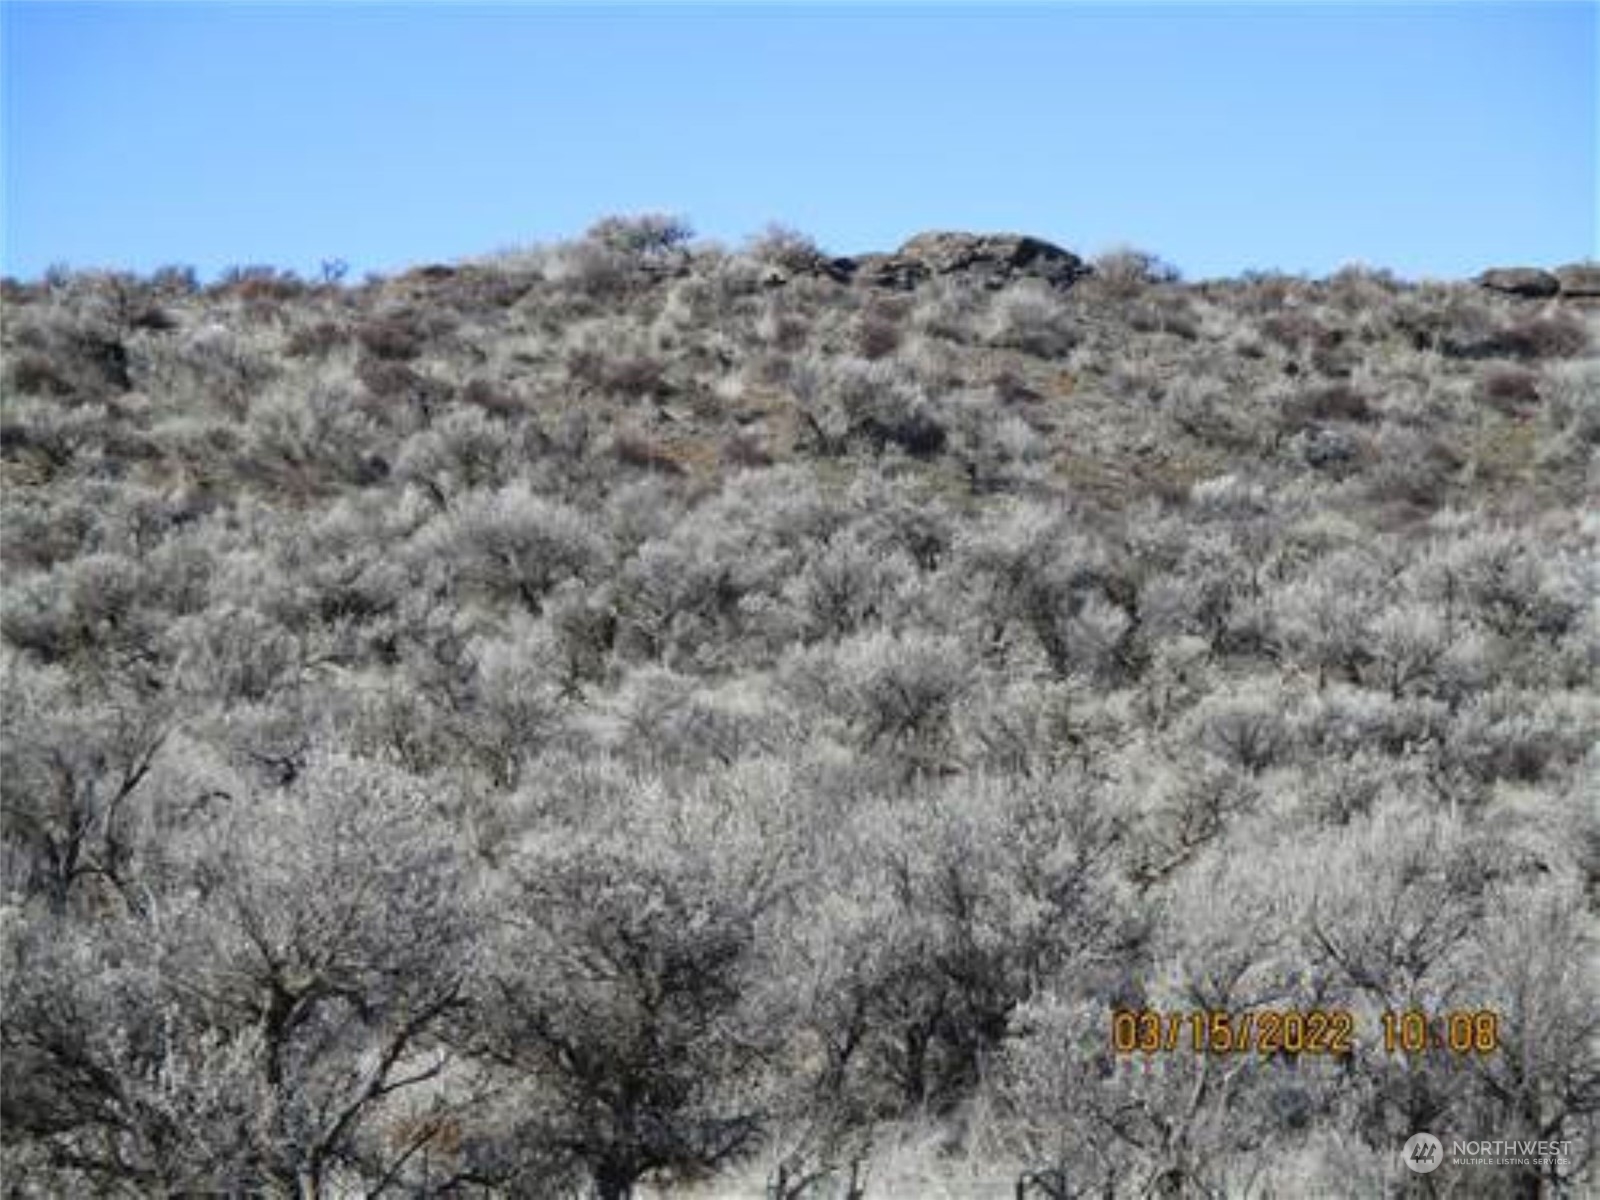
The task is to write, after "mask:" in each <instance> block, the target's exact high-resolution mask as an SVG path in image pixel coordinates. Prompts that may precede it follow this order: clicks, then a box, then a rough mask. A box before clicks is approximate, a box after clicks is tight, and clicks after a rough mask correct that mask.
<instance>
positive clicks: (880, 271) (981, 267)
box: [825, 232, 1090, 292]
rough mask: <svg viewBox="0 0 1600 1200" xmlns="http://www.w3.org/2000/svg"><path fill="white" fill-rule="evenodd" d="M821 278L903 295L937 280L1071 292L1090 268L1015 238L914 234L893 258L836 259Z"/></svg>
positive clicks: (1043, 246) (1058, 251)
mask: <svg viewBox="0 0 1600 1200" xmlns="http://www.w3.org/2000/svg"><path fill="white" fill-rule="evenodd" d="M825 273H826V274H827V276H828V277H829V278H831V279H835V280H838V281H839V282H844V281H847V280H848V281H849V282H852V283H857V284H861V285H863V286H865V287H875V288H886V289H890V290H893V291H902V292H908V291H911V290H913V289H915V288H916V287H917V286H918V285H919V284H922V283H925V282H927V281H928V280H929V279H932V278H935V277H936V276H941V275H960V276H963V277H965V278H968V279H973V280H976V281H977V282H979V283H982V284H984V285H986V286H988V287H994V288H998V287H1004V286H1005V285H1006V284H1008V283H1011V282H1013V281H1015V280H1018V279H1041V280H1043V281H1044V282H1045V283H1048V284H1050V285H1051V286H1052V287H1059V288H1067V287H1071V286H1072V285H1073V284H1074V283H1076V282H1077V281H1078V280H1079V279H1081V278H1083V276H1085V275H1088V274H1089V273H1090V268H1089V267H1088V265H1087V264H1085V263H1084V261H1083V260H1082V259H1080V258H1079V257H1078V256H1077V255H1075V254H1071V253H1069V252H1068V251H1066V250H1063V249H1062V248H1061V247H1060V246H1053V245H1051V244H1050V243H1049V242H1046V241H1041V240H1040V239H1039V238H1032V237H1025V236H1023V235H1021V234H1015V233H945V232H934V233H919V234H918V235H917V236H916V237H914V238H912V239H911V240H910V241H908V242H906V243H905V245H903V246H901V247H900V249H898V250H896V251H895V252H894V253H893V254H861V255H858V256H856V257H855V258H835V259H831V260H829V261H828V263H827V264H826V269H825Z"/></svg>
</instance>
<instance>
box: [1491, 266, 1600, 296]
mask: <svg viewBox="0 0 1600 1200" xmlns="http://www.w3.org/2000/svg"><path fill="white" fill-rule="evenodd" d="M1477 283H1478V286H1479V287H1484V288H1488V289H1489V290H1490V291H1491V292H1502V293H1504V294H1506V295H1508V296H1518V297H1521V298H1522V299H1525V300H1548V299H1550V298H1551V297H1554V296H1559V297H1561V298H1562V299H1563V300H1585V301H1595V300H1600V263H1568V264H1567V265H1566V266H1563V267H1557V268H1556V269H1555V270H1553V271H1545V270H1541V269H1540V268H1538V267H1494V268H1492V269H1491V270H1488V271H1485V272H1484V273H1483V274H1481V275H1479V276H1478V278H1477Z"/></svg>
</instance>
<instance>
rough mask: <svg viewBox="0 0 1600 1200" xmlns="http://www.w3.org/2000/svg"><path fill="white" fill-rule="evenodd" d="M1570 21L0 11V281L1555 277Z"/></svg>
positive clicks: (943, 12) (833, 11) (1409, 12)
mask: <svg viewBox="0 0 1600 1200" xmlns="http://www.w3.org/2000/svg"><path fill="white" fill-rule="evenodd" d="M1597 8H1600V5H1597V4H1595V3H1586V2H1583V0H1567V2H1556V3H1536V2H1533V0H1508V2H1505V3H1493V2H1479V3H1424V4H1417V3H1413V4H1409V5H1390V4H1377V3H1362V2H1359V0H1351V2H1347V3H1342V4H1332V3H1327V4H1295V5H1290V4H1282V5H1278V4H1266V3H1256V4H1231V5H1210V4H1201V3H1188V4H1185V3H1167V4H1160V5H1143V4H1137V5H1136V4H1118V5H1109V4H1098V5H1089V4H1067V3H1060V4H1033V5H1028V6H1017V7H1008V8H1004V9H998V8H996V7H995V6H988V7H985V8H982V9H979V8H976V7H957V6H952V5H923V6H914V5H909V4H906V5H894V6H884V5H875V6H871V7H866V6H852V7H848V8H847V7H845V6H842V5H833V6H815V7H784V8H779V7H776V6H772V5H757V4H749V5H735V4H722V5H698V6H669V5H648V6H634V7H620V6H596V5H590V6H588V7H587V8H579V7H573V6H564V7H556V6H550V5H536V4H504V3H502V4H497V5H468V4H448V3H433V4H418V3H413V4H407V5H379V4H303V3H295V4H276V5H266V4H248V5H247V4H207V5H200V4H176V3H161V4H144V3H116V4H78V3H70V2H66V3H41V2H26V0H25V2H21V3H18V2H15V0H6V2H5V4H4V8H3V27H0V36H3V42H4V62H3V65H4V81H3V88H4V91H3V96H4V111H3V115H4V134H5V137H4V208H5V212H4V254H3V267H4V270H5V272H6V273H8V274H13V275H22V276H32V275H36V274H38V273H39V272H40V271H41V270H43V269H44V268H45V267H46V266H47V265H49V264H50V263H53V262H67V263H70V264H71V265H73V266H79V267H90V266H122V267H131V268H134V269H138V270H147V269H150V268H152V267H155V266H158V265H161V264H163V263H190V264H193V265H195V266H197V267H199V268H200V269H201V271H202V272H204V273H206V274H210V273H212V272H214V271H216V270H218V269H220V268H221V267H223V266H225V265H228V264H231V263H270V264H274V265H277V266H283V267H290V268H293V269H296V270H300V271H304V272H312V271H314V270H315V269H316V267H317V265H318V263H319V262H320V261H321V260H323V259H327V258H335V257H337V258H343V259H345V260H347V261H348V262H349V263H350V264H351V265H352V267H353V268H354V269H355V270H356V271H357V272H362V271H368V270H385V271H387V270H390V269H395V268H399V267H402V266H405V265H407V264H411V263H417V262H424V261H430V260H441V259H443V260H448V259H452V258H458V257H463V256H468V255H474V254H480V253H486V252H489V251H492V250H495V249H498V248H503V247H506V246H509V245H513V244H526V243H528V242H535V241H548V240H552V239H556V238H561V237H568V236H574V235H576V234H578V233H580V232H581V231H582V230H583V229H584V228H585V227H587V226H588V225H589V224H590V223H591V222H592V221H593V220H594V219H595V218H596V217H598V216H602V215H605V214H608V213H618V212H636V211H644V210H666V211H672V212H678V213H682V214H684V215H686V216H687V217H688V218H689V219H690V221H691V222H692V223H693V225H694V226H695V228H696V229H697V230H698V231H699V232H700V234H701V235H702V236H704V237H710V238H716V239H719V240H723V241H726V242H730V243H734V242H737V241H739V240H740V239H742V238H743V237H744V236H746V235H748V234H750V233H752V232H755V231H757V230H759V229H760V228H761V227H762V226H764V225H765V224H767V223H768V222H769V221H780V222H783V223H786V224H789V225H792V226H795V227H797V228H799V229H801V230H803V231H805V232H807V233H809V234H811V235H812V236H813V237H815V238H816V239H817V240H818V241H820V242H821V243H822V244H823V245H824V246H825V247H827V248H828V249H830V250H833V251H835V252H839V253H847V252H851V251H862V250H868V249H888V248H892V247H893V246H895V245H897V244H898V243H899V242H900V241H902V240H903V239H904V238H906V237H907V236H909V235H910V234H912V233H915V232H917V231H919V230H922V229H928V228H967V229H1006V230H1016V231H1019V232H1027V233H1034V234H1038V235H1041V236H1044V237H1048V238H1051V239H1053V240H1056V241H1058V242H1060V243H1062V244H1063V245H1066V246H1068V247H1069V248H1071V249H1074V250H1078V251H1080V252H1086V253H1094V252H1097V251H1100V250H1103V249H1106V248H1109V247H1111V246H1113V245H1116V244H1119V243H1125V244H1132V245H1137V246H1140V247H1143V248H1145V249H1148V250H1152V251H1154V252H1156V253H1157V254H1160V255H1161V256H1163V257H1164V258H1166V259H1168V260H1169V261H1172V262H1174V263H1176V264H1177V265H1178V266H1179V267H1180V268H1182V270H1183V271H1184V273H1185V274H1186V275H1188V276H1190V277H1201V276H1209V275H1220V274H1234V273H1237V272H1239V271H1241V270H1246V269H1250V268H1263V269H1265V268H1278V269H1282V270H1288V271H1307V272H1311V273H1313V274H1323V273H1326V272H1328V271H1330V270H1333V269H1335V268H1336V267H1338V266H1340V265H1341V264H1343V263H1346V262H1352V261H1363V262H1367V263H1370V264H1373V265H1379V266H1388V267H1391V268H1394V269H1396V270H1398V271H1400V272H1401V273H1402V274H1405V275H1408V276H1424V275H1427V276H1440V277H1451V276H1460V275H1464V274H1470V273H1473V272H1475V271H1477V270H1479V269H1480V268H1482V267H1484V266H1486V265H1489V264H1496V263H1523V262H1526V263H1536V264H1555V263H1559V262H1563V261H1569V260H1572V259H1577V258H1583V257H1586V256H1593V255H1596V254H1597V253H1600V247H1597V245H1596V237H1597V232H1596V227H1597V220H1600V216H1597V207H1600V190H1597V182H1596V141H1597V132H1596V124H1597V117H1596V109H1597V105H1600V101H1597V92H1596V59H1597V54H1600V46H1597V42H1600V22H1597Z"/></svg>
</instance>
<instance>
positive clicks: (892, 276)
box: [850, 254, 928, 292]
mask: <svg viewBox="0 0 1600 1200" xmlns="http://www.w3.org/2000/svg"><path fill="white" fill-rule="evenodd" d="M850 278H851V280H852V281H853V282H855V283H859V284H864V285H865V286H867V287H878V288H892V289H893V290H895V291H899V292H909V291H911V290H912V289H913V288H915V287H916V286H917V285H918V284H919V283H923V282H925V281H926V280H927V278H928V268H927V267H926V266H924V265H923V264H922V263H919V262H916V261H914V260H912V259H909V258H905V257H904V256H902V255H899V254H863V255H860V256H859V257H857V258H855V259H853V260H852V265H851V271H850Z"/></svg>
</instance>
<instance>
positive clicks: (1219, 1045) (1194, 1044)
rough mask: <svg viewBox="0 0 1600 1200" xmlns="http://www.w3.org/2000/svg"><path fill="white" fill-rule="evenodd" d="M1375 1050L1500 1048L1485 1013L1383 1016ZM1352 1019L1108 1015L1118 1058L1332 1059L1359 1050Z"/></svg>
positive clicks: (1291, 1014) (1316, 1014)
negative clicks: (1245, 1056)
mask: <svg viewBox="0 0 1600 1200" xmlns="http://www.w3.org/2000/svg"><path fill="white" fill-rule="evenodd" d="M1378 1023H1379V1026H1380V1030H1379V1033H1380V1037H1379V1041H1378V1043H1377V1044H1380V1045H1381V1046H1382V1047H1383V1049H1384V1050H1385V1051H1386V1052H1387V1053H1390V1054H1408V1055H1410V1054H1422V1053H1427V1052H1440V1051H1442V1052H1447V1053H1455V1054H1490V1053H1493V1052H1494V1051H1496V1050H1498V1049H1499V1048H1500V1019H1499V1017H1498V1015H1497V1014H1496V1013H1494V1012H1493V1011H1492V1010H1488V1009H1483V1010H1460V1011H1452V1012H1442V1013H1425V1012H1422V1011H1421V1010H1417V1009H1410V1010H1406V1011H1403V1012H1389V1011H1386V1012H1383V1013H1382V1014H1380V1017H1379V1022H1378ZM1361 1044H1362V1043H1361V1039H1360V1037H1359V1036H1358V1028H1357V1022H1356V1017H1355V1014H1353V1013H1351V1012H1347V1011H1345V1010H1343V1009H1317V1008H1312V1009H1265V1008H1264V1009H1246V1010H1242V1011H1239V1012H1229V1011H1227V1010H1224V1009H1210V1010H1206V1009H1196V1010H1192V1011H1187V1012H1180V1011H1173V1012H1168V1011H1163V1010H1159V1009H1148V1008H1147V1009H1116V1010H1115V1011H1113V1012H1112V1014H1111V1045H1112V1049H1114V1050H1115V1051H1116V1052H1117V1053H1118V1054H1161V1053H1176V1052H1178V1051H1186V1052H1191V1053H1195V1054H1249V1053H1255V1054H1263V1055H1266V1054H1290V1055H1299V1054H1305V1055H1325V1056H1329V1057H1337V1056H1341V1055H1347V1054H1351V1053H1353V1052H1355V1051H1356V1050H1357V1049H1359V1048H1360V1046H1361Z"/></svg>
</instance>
